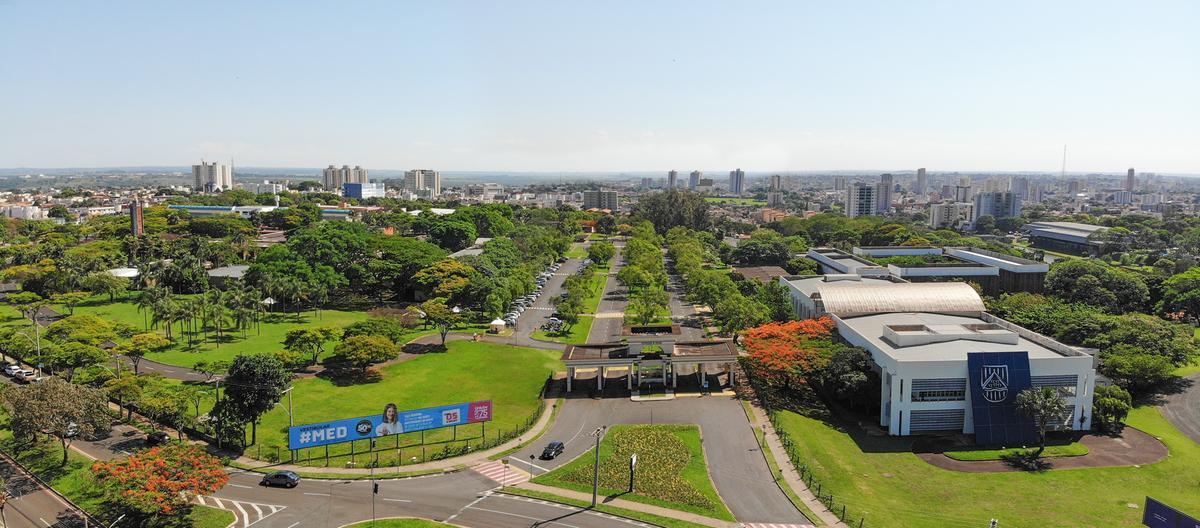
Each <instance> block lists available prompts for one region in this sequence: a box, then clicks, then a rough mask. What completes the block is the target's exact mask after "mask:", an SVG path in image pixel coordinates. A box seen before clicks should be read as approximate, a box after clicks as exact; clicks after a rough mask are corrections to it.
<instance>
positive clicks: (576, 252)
mask: <svg viewBox="0 0 1200 528" xmlns="http://www.w3.org/2000/svg"><path fill="white" fill-rule="evenodd" d="M563 256H564V257H567V258H585V257H587V250H586V249H583V244H579V243H575V244H571V247H570V249H568V250H567V252H566V253H564V254H563Z"/></svg>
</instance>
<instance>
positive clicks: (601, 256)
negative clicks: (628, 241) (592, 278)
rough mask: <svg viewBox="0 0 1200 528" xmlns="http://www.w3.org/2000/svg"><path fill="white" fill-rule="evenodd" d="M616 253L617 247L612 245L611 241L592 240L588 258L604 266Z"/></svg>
mask: <svg viewBox="0 0 1200 528" xmlns="http://www.w3.org/2000/svg"><path fill="white" fill-rule="evenodd" d="M616 254H617V247H616V246H614V245H612V243H611V242H604V241H600V242H592V245H591V246H590V247H588V258H589V259H591V260H592V262H595V263H596V264H597V265H601V266H602V265H605V264H607V263H608V261H609V260H612V258H613V256H614V255H616Z"/></svg>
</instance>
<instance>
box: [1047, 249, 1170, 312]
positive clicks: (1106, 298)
mask: <svg viewBox="0 0 1200 528" xmlns="http://www.w3.org/2000/svg"><path fill="white" fill-rule="evenodd" d="M1046 291H1048V292H1049V293H1052V294H1054V295H1057V296H1059V297H1061V298H1062V299H1063V300H1066V301H1067V302H1082V303H1087V304H1090V305H1093V306H1097V307H1100V308H1102V309H1104V310H1105V311H1108V312H1109V313H1126V312H1136V311H1138V310H1140V309H1141V308H1142V307H1143V306H1144V305H1145V304H1146V301H1147V299H1149V295H1150V293H1149V289H1148V288H1147V287H1146V283H1145V281H1143V280H1142V279H1141V277H1138V276H1137V275H1135V274H1133V273H1130V272H1127V271H1121V270H1118V269H1115V268H1111V267H1109V266H1107V265H1105V264H1104V263H1102V262H1099V261H1095V260H1090V259H1070V260H1067V261H1065V262H1061V263H1055V264H1054V266H1052V267H1051V268H1050V273H1047V274H1046Z"/></svg>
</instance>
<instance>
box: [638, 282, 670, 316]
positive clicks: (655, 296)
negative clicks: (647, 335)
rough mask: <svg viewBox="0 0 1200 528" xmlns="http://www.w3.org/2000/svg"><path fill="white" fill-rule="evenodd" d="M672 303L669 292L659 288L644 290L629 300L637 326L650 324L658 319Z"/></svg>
mask: <svg viewBox="0 0 1200 528" xmlns="http://www.w3.org/2000/svg"><path fill="white" fill-rule="evenodd" d="M669 301H670V296H669V295H667V292H666V291H664V290H661V289H658V288H643V289H641V290H638V291H637V292H634V294H633V295H631V296H630V299H629V309H630V310H631V311H632V312H633V319H634V321H635V322H636V323H637V324H642V325H644V324H649V323H651V322H653V321H654V320H655V319H657V318H658V314H659V313H661V312H662V311H663V310H664V308H666V306H667V303H668V302H669Z"/></svg>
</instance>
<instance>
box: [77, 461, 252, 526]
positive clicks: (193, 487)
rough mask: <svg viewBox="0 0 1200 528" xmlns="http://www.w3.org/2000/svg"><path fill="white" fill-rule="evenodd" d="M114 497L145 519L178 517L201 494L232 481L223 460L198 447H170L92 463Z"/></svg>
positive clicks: (211, 491) (94, 471) (95, 471)
mask: <svg viewBox="0 0 1200 528" xmlns="http://www.w3.org/2000/svg"><path fill="white" fill-rule="evenodd" d="M92 474H93V475H94V476H95V478H96V479H97V480H98V481H99V482H100V483H101V484H102V485H103V486H104V487H105V489H106V490H107V491H108V493H109V495H110V497H111V498H112V499H113V500H114V501H116V502H119V503H121V504H124V505H126V506H127V507H129V509H131V510H132V511H134V512H136V513H137V514H140V515H141V516H143V517H154V516H157V515H173V516H178V515H181V514H182V513H186V511H187V510H188V509H189V508H191V504H192V501H194V500H195V499H196V497H197V496H199V495H210V494H212V493H216V491H217V490H219V489H221V488H222V487H224V486H225V484H226V483H228V482H229V474H228V473H226V472H225V468H224V467H222V465H221V460H220V459H218V458H217V457H214V456H212V455H210V454H208V453H205V452H204V449H203V448H201V447H200V446H196V445H186V444H170V445H165V446H161V447H152V448H150V449H146V450H144V451H139V452H137V453H134V454H132V455H129V456H128V457H125V458H120V459H117V460H113V461H108V462H104V461H98V462H96V463H94V464H92Z"/></svg>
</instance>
